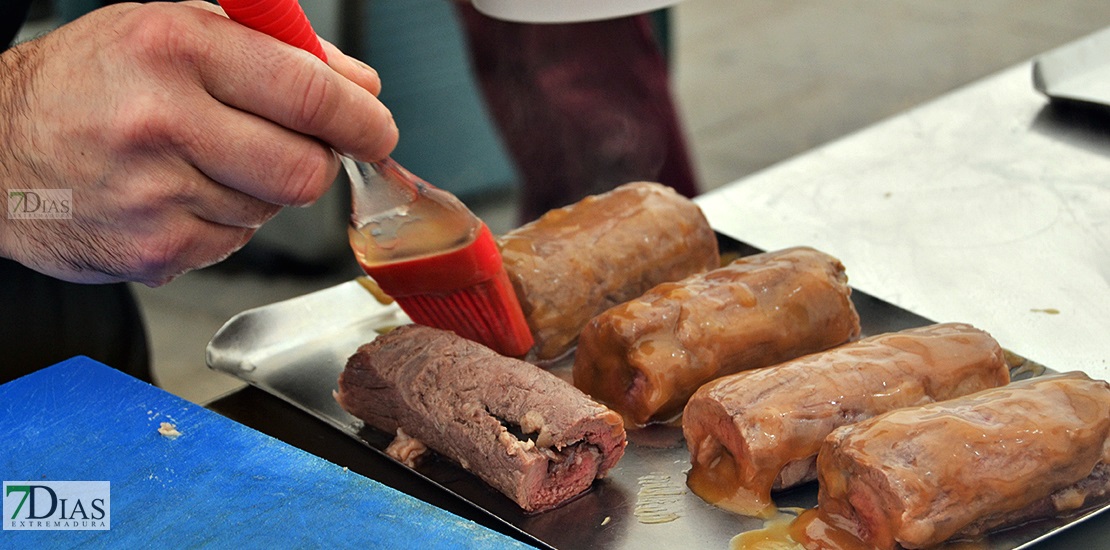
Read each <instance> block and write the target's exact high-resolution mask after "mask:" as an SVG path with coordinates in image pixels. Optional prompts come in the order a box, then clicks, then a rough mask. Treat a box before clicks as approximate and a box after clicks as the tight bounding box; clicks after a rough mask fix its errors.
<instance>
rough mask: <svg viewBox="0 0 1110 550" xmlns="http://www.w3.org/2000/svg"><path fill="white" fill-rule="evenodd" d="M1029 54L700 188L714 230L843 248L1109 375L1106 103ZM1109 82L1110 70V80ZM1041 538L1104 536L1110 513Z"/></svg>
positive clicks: (940, 308)
mask: <svg viewBox="0 0 1110 550" xmlns="http://www.w3.org/2000/svg"><path fill="white" fill-rule="evenodd" d="M1031 73H1032V63H1024V64H1021V65H1018V66H1016V67H1013V68H1010V69H1008V70H1005V71H1002V72H1000V73H998V74H996V75H993V76H991V77H988V78H986V79H984V80H982V81H979V82H976V83H974V84H972V85H969V86H967V87H965V88H962V89H959V90H956V91H954V92H952V93H950V94H948V95H946V96H943V97H941V98H939V99H936V100H934V101H932V102H930V103H927V104H925V105H922V106H920V107H919V108H916V109H913V110H911V111H908V112H906V113H904V114H902V115H898V116H896V117H894V118H891V119H889V120H887V121H885V122H882V123H879V124H877V125H875V126H873V127H871V128H868V129H865V130H863V131H860V132H858V133H856V134H853V135H849V136H847V137H844V138H842V139H840V140H838V141H835V142H832V143H829V144H827V145H825V146H822V147H820V148H817V149H815V150H812V151H810V152H808V153H805V154H803V155H800V156H798V157H795V158H794V159H791V160H789V161H786V162H784V163H782V164H779V165H777V166H773V167H771V168H769V169H767V170H765V171H763V172H760V173H757V174H754V175H752V176H751V177H748V178H745V179H743V180H740V181H737V182H735V183H733V184H729V185H727V186H725V187H723V188H721V189H719V190H717V191H715V192H712V193H709V194H706V195H704V196H702V197H699V198H698V199H697V202H698V204H699V205H700V206H701V207H702V209H703V210H704V211H705V212H706V215H707V216H708V218H709V221H710V224H711V225H712V226H713V227H714V228H715V229H716V230H717V231H718V232H721V233H724V234H726V235H729V236H731V237H734V238H736V239H738V240H741V241H744V242H747V243H749V244H751V245H754V246H756V247H759V248H763V249H767V250H771V249H777V248H783V247H787V246H792V245H809V246H813V247H816V248H819V249H822V250H824V251H826V252H829V253H831V254H833V255H834V256H837V257H839V258H840V259H841V260H842V261H843V262H844V264H845V265H846V266H847V270H848V276H849V279H850V282H851V284H852V286H854V287H856V288H858V289H861V290H863V291H865V292H867V293H869V294H871V295H874V296H877V297H879V298H882V299H884V300H886V301H889V302H891V303H894V304H895V305H898V306H901V307H902V308H905V309H907V310H910V311H913V312H915V313H917V314H920V315H922V316H924V317H927V318H929V319H932V320H934V321H938V322H939V321H963V322H969V323H972V324H974V325H976V326H978V327H980V328H982V329H984V330H987V331H989V332H991V333H992V334H993V335H994V336H995V337H996V338H997V339H998V340H999V341H1000V342H1001V343H1002V345H1003V346H1004V347H1007V348H1009V349H1011V350H1013V351H1015V352H1017V353H1018V354H1020V355H1022V356H1025V357H1028V358H1030V359H1032V360H1034V361H1037V362H1039V363H1041V364H1044V365H1046V366H1048V367H1049V368H1052V369H1054V370H1058V371H1070V370H1082V371H1085V372H1086V373H1088V374H1089V375H1091V376H1092V377H1095V378H1101V379H1110V108H1107V107H1101V106H1094V105H1088V104H1077V103H1050V102H1049V101H1048V99H1047V98H1046V97H1045V96H1043V95H1041V94H1039V93H1038V92H1037V91H1036V90H1034V88H1033V84H1032V76H1031ZM1107 85H1110V83H1107ZM1088 523H1089V525H1085V526H1081V527H1077V528H1076V529H1075V531H1074V533H1070V534H1066V535H1065V536H1063V537H1061V538H1059V539H1052V540H1050V541H1049V542H1048V543H1047V544H1045V545H1044V546H1045V547H1046V548H1079V547H1081V546H1079V543H1080V542H1082V543H1083V544H1085V546H1082V547H1086V548H1110V515H1108V514H1102V515H1101V516H1100V517H1096V518H1095V519H1093V520H1091V521H1090V522H1088Z"/></svg>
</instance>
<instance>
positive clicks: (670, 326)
mask: <svg viewBox="0 0 1110 550" xmlns="http://www.w3.org/2000/svg"><path fill="white" fill-rule="evenodd" d="M850 294H851V289H850V288H849V287H848V278H847V276H846V275H845V273H844V266H843V265H841V263H840V261H839V260H837V259H836V258H833V257H832V256H829V255H828V254H825V253H823V252H819V251H817V250H814V249H812V248H790V249H786V250H781V251H778V252H769V253H764V254H756V255H753V256H747V257H745V258H741V259H739V260H736V261H734V262H732V263H731V264H729V265H727V266H725V267H722V268H719V269H715V270H713V271H710V272H708V273H704V274H700V275H694V276H691V277H688V278H686V279H684V280H682V281H679V282H675V283H664V284H661V285H659V286H656V287H655V288H653V289H651V290H650V291H648V292H647V293H645V294H644V295H643V296H640V297H639V298H636V299H633V300H630V301H628V302H626V303H624V304H621V305H619V306H616V307H613V308H611V309H609V310H607V311H605V312H604V313H602V314H601V315H598V316H597V317H595V318H593V319H592V320H590V322H589V324H587V325H586V328H585V329H584V330H583V331H582V335H581V337H580V338H579V342H578V350H577V352H576V357H575V361H574V385H575V386H578V387H579V388H581V389H582V390H583V391H585V392H586V393H588V394H590V395H591V396H593V397H594V398H595V399H598V400H600V401H602V402H603V403H606V404H608V405H609V406H610V407H612V408H613V409H615V410H616V411H617V412H619V413H621V414H622V415H623V416H624V418H625V422H626V423H628V424H630V425H643V424H647V423H650V422H653V421H665V420H668V419H670V418H673V417H674V416H676V415H677V414H678V413H680V412H681V411H682V407H683V406H685V405H686V400H687V399H689V397H690V395H692V394H693V393H694V390H697V389H698V387H699V386H701V385H702V384H704V383H706V382H708V381H710V380H712V379H714V378H718V377H721V376H724V375H726V374H732V373H735V372H739V371H744V370H748V369H754V368H759V367H766V366H768V365H773V364H776V363H781V362H782V361H786V360H787V359H793V358H795V357H799V356H801V355H805V354H808V353H813V352H816V351H821V350H824V349H828V348H830V347H833V346H836V345H839V344H842V343H844V342H847V341H850V340H854V339H856V338H857V337H858V336H859V332H860V326H859V315H858V314H857V313H856V310H855V307H854V306H853V305H852V300H851V298H850Z"/></svg>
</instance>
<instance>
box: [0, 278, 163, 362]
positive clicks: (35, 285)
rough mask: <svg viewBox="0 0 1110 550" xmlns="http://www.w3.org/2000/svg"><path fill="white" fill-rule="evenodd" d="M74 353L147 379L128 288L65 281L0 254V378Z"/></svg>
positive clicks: (142, 337)
mask: <svg viewBox="0 0 1110 550" xmlns="http://www.w3.org/2000/svg"><path fill="white" fill-rule="evenodd" d="M75 355H86V356H88V357H91V358H92V359H96V360H97V361H100V362H101V363H104V364H106V365H108V366H111V367H115V368H117V369H119V370H121V371H123V372H126V373H128V374H130V375H132V376H135V377H136V378H139V379H141V380H145V381H148V382H150V381H151V372H150V353H149V351H148V347H147V336H146V329H145V326H144V324H143V318H142V315H141V314H140V312H139V308H138V306H137V304H136V301H135V298H134V296H133V295H132V293H131V289H130V288H129V287H128V286H127V285H126V284H122V283H121V284H109V285H80V284H74V283H67V282H64V281H59V280H57V279H53V278H51V277H47V276H46V275H42V274H40V273H38V272H36V271H33V270H30V269H28V268H26V267H23V266H22V265H19V264H17V263H15V262H13V261H10V260H6V259H0V383H3V382H7V381H9V380H12V379H15V378H18V377H20V376H23V375H24V374H29V373H31V372H34V371H36V370H38V369H41V368H43V367H47V366H50V365H53V364H54V363H57V362H59V361H62V360H64V359H68V358H70V357H73V356H75Z"/></svg>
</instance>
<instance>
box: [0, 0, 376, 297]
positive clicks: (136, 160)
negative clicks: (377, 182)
mask: <svg viewBox="0 0 1110 550" xmlns="http://www.w3.org/2000/svg"><path fill="white" fill-rule="evenodd" d="M324 47H325V50H327V54H328V59H329V65H330V68H329V67H328V66H327V65H325V64H324V63H322V62H321V61H320V60H319V59H317V58H315V57H313V56H312V55H311V54H309V53H307V52H304V51H301V50H299V49H297V48H294V47H292V46H288V45H286V44H283V43H281V42H279V41H277V40H275V39H273V38H271V37H269V36H265V35H263V34H261V33H258V32H255V31H253V30H250V29H247V28H246V27H243V26H241V25H239V24H237V23H234V22H232V21H230V20H228V19H227V18H226V17H224V16H223V12H222V10H220V9H219V8H218V7H216V6H214V5H212V4H209V3H207V2H200V1H195V2H181V3H152V4H141V5H140V4H115V5H112V6H109V7H106V8H103V9H100V10H97V11H94V12H92V13H90V14H88V15H86V16H85V17H82V18H80V19H78V20H76V21H74V22H73V23H70V24H68V25H65V26H63V27H61V28H59V29H57V30H55V31H53V32H51V33H49V34H47V35H45V36H43V37H41V38H38V39H36V40H33V41H30V42H27V43H24V44H21V45H19V46H16V47H15V48H12V49H11V50H9V51H8V52H6V53H4V54H3V55H0V143H3V144H4V145H3V147H2V148H0V189H3V190H4V200H5V201H6V200H7V196H8V194H9V190H12V189H70V190H72V203H71V205H70V215H71V218H70V219H60V220H59V219H50V220H31V219H12V215H11V209H10V208H8V213H7V215H5V216H4V217H0V256H5V257H9V258H12V259H14V260H16V261H18V262H20V263H22V264H24V265H27V266H28V267H31V268H33V269H35V270H37V271H40V272H42V273H45V274H47V275H51V276H53V277H57V278H59V279H64V280H68V281H75V282H85V283H103V282H115V281H138V282H142V283H145V284H147V285H151V286H155V285H159V284H163V283H165V282H168V281H169V280H171V279H173V278H174V277H175V276H177V275H179V274H181V273H183V272H185V271H187V270H189V269H194V268H198V267H203V266H206V265H209V264H212V263H215V262H217V261H219V260H221V259H223V258H225V257H226V256H227V255H229V254H231V253H232V252H234V251H235V250H237V249H239V248H240V247H242V246H243V245H244V244H246V242H247V241H248V240H249V239H250V237H251V235H253V234H254V231H255V230H256V229H257V228H258V227H259V226H260V225H261V224H262V223H263V222H265V221H266V220H268V219H269V218H270V217H272V216H273V215H274V214H276V213H277V211H278V210H280V208H281V207H282V206H285V205H305V204H309V203H311V202H313V201H314V200H316V199H317V198H319V197H320V196H321V195H322V194H323V193H324V192H325V191H326V190H327V188H328V186H329V185H330V184H331V182H332V181H333V180H334V178H335V176H336V174H337V172H338V169H339V162H338V158H337V157H336V155H335V153H334V152H333V150H332V149H333V148H334V149H335V150H337V151H339V152H341V153H344V154H347V155H350V156H352V157H354V158H358V159H361V160H367V161H370V160H378V159H381V158H383V157H385V156H387V155H388V154H389V152H390V151H391V150H392V149H393V147H394V146H395V145H396V142H397V129H396V126H395V125H394V124H393V119H392V115H391V114H390V113H389V111H388V110H387V109H386V108H385V107H384V106H383V105H382V104H381V103H380V102H379V101H378V100H377V97H376V95H377V93H378V92H379V90H380V86H381V84H380V81H379V80H378V76H377V73H375V72H374V71H373V69H370V68H369V67H367V66H366V65H364V64H362V63H360V62H358V61H355V60H353V59H351V58H349V57H347V56H345V55H343V54H342V53H341V52H339V50H338V49H336V48H335V47H334V46H332V45H330V44H327V43H325V44H324Z"/></svg>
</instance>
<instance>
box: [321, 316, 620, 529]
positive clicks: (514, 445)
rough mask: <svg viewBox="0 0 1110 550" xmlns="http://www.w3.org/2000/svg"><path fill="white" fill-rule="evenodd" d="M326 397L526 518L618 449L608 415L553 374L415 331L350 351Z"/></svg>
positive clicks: (566, 495)
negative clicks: (435, 457)
mask: <svg viewBox="0 0 1110 550" xmlns="http://www.w3.org/2000/svg"><path fill="white" fill-rule="evenodd" d="M336 400H337V401H338V402H339V404H340V405H341V406H342V407H343V409H344V410H346V411H347V412H349V413H351V414H352V415H354V416H355V417H357V418H359V419H361V420H362V421H364V422H365V423H366V424H368V425H370V426H373V427H375V428H378V429H380V430H382V431H385V432H387V433H398V430H400V433H401V434H403V435H404V436H405V437H407V438H409V439H413V440H416V441H419V442H420V443H422V444H423V445H426V446H427V447H428V448H431V449H432V450H434V451H436V452H437V453H439V454H441V455H443V456H445V457H447V458H449V459H451V460H454V461H455V462H457V463H458V464H459V465H461V466H462V467H463V468H465V469H467V470H469V471H471V472H473V473H474V474H475V475H477V476H478V477H479V478H481V479H482V480H483V481H485V482H486V483H488V484H489V485H491V486H492V487H494V488H495V489H497V490H499V491H500V492H502V493H503V494H505V495H506V496H508V497H509V498H511V499H512V500H513V501H515V502H516V503H517V504H518V505H519V506H520V507H521V508H523V509H524V510H526V511H528V512H540V511H544V510H549V509H551V508H554V507H557V506H559V505H560V504H563V503H565V502H567V501H568V500H570V499H572V498H574V497H575V496H577V495H579V494H581V493H583V492H584V491H586V490H587V489H589V488H590V486H591V485H592V484H593V482H594V480H596V479H599V478H602V477H604V476H605V474H606V473H607V472H608V471H609V469H610V468H612V467H613V466H614V465H615V464H616V463H617V461H618V460H620V458H621V456H622V455H623V454H624V447H625V444H626V441H625V431H624V425H623V422H622V421H621V418H620V416H619V415H618V414H617V413H615V412H613V411H611V410H609V409H608V408H606V407H604V406H602V405H600V404H598V403H596V402H594V401H593V400H591V399H590V398H589V397H587V396H586V395H585V394H583V393H582V392H581V391H579V390H578V389H576V388H574V387H573V386H571V385H570V384H568V383H567V382H565V381H563V380H561V379H559V378H558V377H556V376H555V375H553V374H551V373H549V372H547V371H544V370H543V369H541V368H539V367H536V366H535V365H532V364H529V363H527V362H524V361H521V360H518V359H513V358H509V357H504V356H501V355H499V354H497V353H496V352H494V351H493V350H491V349H489V348H486V347H485V346H482V345H480V344H477V343H474V342H471V341H470V340H466V339H464V338H462V337H459V336H457V335H455V334H454V333H452V332H448V331H443V330H439V329H434V328H429V327H425V326H420V325H405V326H402V327H399V328H397V329H394V330H393V331H391V332H389V333H387V334H384V335H382V336H379V337H377V338H376V339H374V340H373V341H372V342H370V343H368V344H364V345H362V346H360V347H359V349H358V351H357V352H356V353H355V354H354V355H352V356H351V357H350V359H349V360H348V361H347V365H346V367H345V368H344V370H343V373H342V374H341V375H340V377H339V389H338V391H337V392H336ZM404 443H405V445H404V447H406V448H408V447H411V446H412V445H413V442H411V441H405V442H404Z"/></svg>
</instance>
